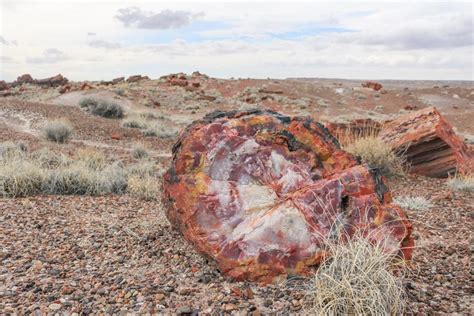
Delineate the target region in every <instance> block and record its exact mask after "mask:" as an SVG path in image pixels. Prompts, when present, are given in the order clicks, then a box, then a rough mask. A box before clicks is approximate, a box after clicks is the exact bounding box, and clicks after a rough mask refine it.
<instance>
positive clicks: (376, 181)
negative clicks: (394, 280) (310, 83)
mask: <svg viewBox="0 0 474 316" xmlns="http://www.w3.org/2000/svg"><path fill="white" fill-rule="evenodd" d="M164 202H165V205H166V206H167V209H166V212H167V217H168V219H169V220H170V222H171V223H172V225H173V226H174V227H175V228H176V229H178V230H179V231H180V232H181V233H182V234H183V236H184V237H185V238H186V239H187V240H188V241H190V242H191V243H192V244H193V245H194V246H195V247H196V248H197V249H198V250H199V251H200V252H202V253H204V254H206V255H208V256H209V257H211V258H213V259H215V260H216V261H217V264H218V265H219V267H220V269H221V271H222V272H223V273H225V274H227V275H229V276H232V277H234V278H236V279H239V280H243V279H247V280H254V281H260V282H273V281H275V280H277V279H279V278H281V277H286V276H287V275H291V274H299V275H308V274H309V273H310V272H311V270H312V269H313V268H314V267H316V266H317V265H318V264H319V263H320V262H321V260H322V259H323V257H324V256H326V255H327V253H326V252H325V247H324V241H325V240H327V238H338V240H339V239H344V238H346V237H350V236H353V234H355V233H362V234H367V236H369V238H370V239H371V240H373V241H374V242H377V241H384V244H385V247H386V250H387V251H395V252H396V253H398V254H399V255H400V256H402V257H404V258H406V259H409V258H410V257H411V251H412V247H413V239H412V238H411V237H410V234H411V230H412V228H411V224H410V223H409V221H408V220H407V219H406V217H405V215H404V213H403V211H402V210H401V209H400V208H399V207H398V206H396V205H394V204H391V203H390V202H391V195H390V193H389V191H388V189H387V187H386V185H385V184H384V181H383V178H382V177H381V176H380V174H379V173H378V172H377V171H376V170H370V169H369V168H368V167H367V166H366V165H361V164H359V163H358V161H357V160H356V159H355V158H354V157H353V156H352V155H350V154H349V153H347V152H345V151H343V150H341V149H340V147H339V144H338V142H337V140H336V139H335V138H334V137H333V136H332V135H331V134H329V132H328V130H327V129H326V128H325V127H323V126H322V125H321V124H319V123H317V122H314V121H313V120H311V119H309V118H302V117H293V118H292V117H287V116H283V115H281V114H278V113H276V112H272V111H260V110H251V111H245V112H237V111H233V112H219V111H218V112H213V113H211V114H209V115H207V116H206V117H205V118H204V119H203V120H200V121H196V122H194V123H193V124H191V125H190V126H189V127H188V128H187V129H186V130H185V131H184V132H183V133H182V134H181V136H180V138H179V140H178V142H177V143H176V144H175V146H174V148H173V162H172V166H171V168H170V169H169V170H168V172H167V173H166V174H165V176H164ZM340 237H342V238H340Z"/></svg>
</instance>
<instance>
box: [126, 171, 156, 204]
mask: <svg viewBox="0 0 474 316" xmlns="http://www.w3.org/2000/svg"><path fill="white" fill-rule="evenodd" d="M127 184H128V186H127V191H128V192H129V193H130V194H131V195H133V196H136V197H138V198H140V199H143V200H145V201H153V200H156V199H157V198H158V197H159V191H160V182H159V180H158V179H157V178H156V177H153V176H144V177H140V176H136V175H132V176H130V177H129V178H128V183H127Z"/></svg>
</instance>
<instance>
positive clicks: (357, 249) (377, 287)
mask: <svg viewBox="0 0 474 316" xmlns="http://www.w3.org/2000/svg"><path fill="white" fill-rule="evenodd" d="M324 245H325V247H326V248H327V251H328V253H330V257H328V258H327V259H326V260H324V261H323V263H322V264H321V265H320V267H319V268H318V269H317V270H316V272H315V274H314V276H313V278H312V283H311V284H310V285H309V287H308V290H307V292H308V294H307V300H308V306H307V312H308V313H309V314H312V315H399V314H403V311H404V307H405V305H406V294H405V289H404V287H403V284H402V279H401V277H400V272H401V271H402V270H403V266H402V265H401V264H400V260H399V258H398V257H397V255H396V254H395V253H393V252H389V251H387V250H386V246H385V245H384V244H383V241H381V242H379V243H374V242H370V241H369V239H368V238H367V237H363V236H362V235H359V236H355V237H352V238H350V239H349V240H348V241H342V240H339V239H338V240H331V239H328V240H325V241H324ZM394 272H396V273H398V276H395V274H394Z"/></svg>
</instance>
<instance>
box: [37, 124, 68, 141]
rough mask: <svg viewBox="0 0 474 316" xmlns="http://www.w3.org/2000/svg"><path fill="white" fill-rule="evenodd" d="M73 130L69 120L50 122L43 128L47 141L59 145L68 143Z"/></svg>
mask: <svg viewBox="0 0 474 316" xmlns="http://www.w3.org/2000/svg"><path fill="white" fill-rule="evenodd" d="M72 132H73V128H72V126H71V123H69V122H68V121H67V120H54V121H48V122H46V123H45V125H44V127H43V133H44V135H45V137H46V139H48V140H50V141H52V142H56V143H59V144H63V143H66V142H67V141H68V140H69V138H70V137H71V135H72Z"/></svg>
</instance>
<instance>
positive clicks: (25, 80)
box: [16, 74, 35, 85]
mask: <svg viewBox="0 0 474 316" xmlns="http://www.w3.org/2000/svg"><path fill="white" fill-rule="evenodd" d="M34 82H35V80H34V79H33V77H31V75H30V74H24V75H21V76H19V77H18V78H16V84H18V85H21V84H24V83H34Z"/></svg>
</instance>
